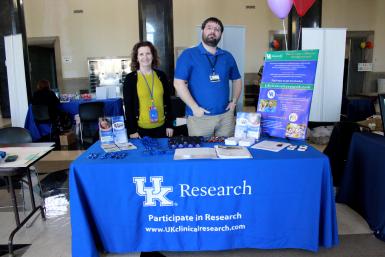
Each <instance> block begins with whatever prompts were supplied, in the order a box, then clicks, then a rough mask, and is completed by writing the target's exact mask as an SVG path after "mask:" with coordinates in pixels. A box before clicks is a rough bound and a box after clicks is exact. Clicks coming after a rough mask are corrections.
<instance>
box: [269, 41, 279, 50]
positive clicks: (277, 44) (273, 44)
mask: <svg viewBox="0 0 385 257" xmlns="http://www.w3.org/2000/svg"><path fill="white" fill-rule="evenodd" d="M270 46H271V48H273V49H275V50H278V49H279V48H280V46H281V44H280V43H279V41H278V40H277V39H274V40H273V41H272V42H271V43H270Z"/></svg>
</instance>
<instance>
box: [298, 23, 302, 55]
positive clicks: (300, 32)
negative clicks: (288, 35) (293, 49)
mask: <svg viewBox="0 0 385 257" xmlns="http://www.w3.org/2000/svg"><path fill="white" fill-rule="evenodd" d="M301 34H302V17H299V31H298V42H297V50H299V41H300V39H301Z"/></svg>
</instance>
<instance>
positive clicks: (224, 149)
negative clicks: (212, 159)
mask: <svg viewBox="0 0 385 257" xmlns="http://www.w3.org/2000/svg"><path fill="white" fill-rule="evenodd" d="M215 151H216V153H217V155H218V157H219V158H221V159H249V158H253V156H252V155H251V153H250V152H249V150H248V149H247V148H246V147H243V146H227V145H216V146H215Z"/></svg>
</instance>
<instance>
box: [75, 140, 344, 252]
mask: <svg viewBox="0 0 385 257" xmlns="http://www.w3.org/2000/svg"><path fill="white" fill-rule="evenodd" d="M132 142H133V143H134V144H135V145H136V146H137V147H138V150H131V151H125V152H126V153H127V156H126V157H125V158H124V159H114V158H107V159H101V158H100V157H101V156H102V155H103V150H102V149H101V147H100V143H99V142H97V143H95V144H94V145H92V146H91V147H90V148H89V149H88V150H87V151H86V152H85V153H83V154H82V155H81V156H80V157H79V158H78V159H76V160H75V161H74V162H73V163H72V164H71V168H70V206H71V208H70V209H71V226H72V256H73V257H97V256H99V252H100V251H106V252H111V253H125V252H140V251H158V250H159V251H210V250H225V249H241V248H260V249H274V248H300V249H306V250H310V251H317V250H318V248H319V247H320V246H324V247H332V246H335V245H336V244H338V231H337V221H336V211H335V203H334V197H333V185H332V178H331V172H330V166H329V161H328V159H327V157H326V156H325V155H323V154H322V153H320V152H318V151H317V150H315V149H314V148H312V147H309V149H308V150H307V151H306V152H298V151H288V150H282V151H281V152H279V153H273V152H267V151H262V150H253V149H251V150H250V151H251V153H252V155H253V157H254V158H253V159H227V160H208V159H202V160H183V161H174V160H173V151H171V152H170V151H169V152H167V153H165V154H159V153H158V152H153V153H152V154H151V152H150V153H148V152H145V151H144V147H143V146H142V144H141V141H139V140H133V141H132ZM159 142H160V145H161V146H162V148H163V149H167V148H166V142H167V140H166V139H161V140H159ZM95 154H99V156H98V158H96V159H91V158H94V157H95Z"/></svg>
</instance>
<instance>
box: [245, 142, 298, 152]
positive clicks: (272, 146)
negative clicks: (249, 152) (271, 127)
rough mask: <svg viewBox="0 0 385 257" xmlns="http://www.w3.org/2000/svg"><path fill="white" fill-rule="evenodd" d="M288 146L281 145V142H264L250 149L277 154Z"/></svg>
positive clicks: (285, 144) (287, 144) (286, 144)
mask: <svg viewBox="0 0 385 257" xmlns="http://www.w3.org/2000/svg"><path fill="white" fill-rule="evenodd" d="M289 145H290V144H289V143H282V142H276V141H269V140H265V141H262V142H260V143H258V144H255V145H253V146H252V147H251V148H253V149H260V150H267V151H272V152H279V151H281V150H282V149H284V148H285V147H287V146H289Z"/></svg>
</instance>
